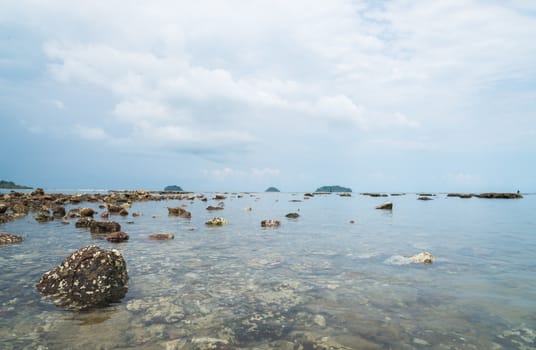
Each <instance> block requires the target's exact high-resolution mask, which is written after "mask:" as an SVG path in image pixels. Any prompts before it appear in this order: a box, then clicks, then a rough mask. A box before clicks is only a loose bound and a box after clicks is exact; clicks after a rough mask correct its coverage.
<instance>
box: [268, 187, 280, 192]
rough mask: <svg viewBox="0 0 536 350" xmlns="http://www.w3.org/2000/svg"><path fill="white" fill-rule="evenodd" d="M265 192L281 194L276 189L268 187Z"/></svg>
mask: <svg viewBox="0 0 536 350" xmlns="http://www.w3.org/2000/svg"><path fill="white" fill-rule="evenodd" d="M264 192H280V191H279V190H278V189H277V188H276V187H268V188H267V189H266V191H264Z"/></svg>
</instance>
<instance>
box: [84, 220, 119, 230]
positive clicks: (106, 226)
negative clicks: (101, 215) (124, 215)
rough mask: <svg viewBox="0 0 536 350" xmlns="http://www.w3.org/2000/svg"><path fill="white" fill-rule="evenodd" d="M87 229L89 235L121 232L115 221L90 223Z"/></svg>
mask: <svg viewBox="0 0 536 350" xmlns="http://www.w3.org/2000/svg"><path fill="white" fill-rule="evenodd" d="M89 229H90V231H91V233H111V232H117V231H121V225H119V224H118V223H117V222H115V221H92V222H91V224H90V226H89Z"/></svg>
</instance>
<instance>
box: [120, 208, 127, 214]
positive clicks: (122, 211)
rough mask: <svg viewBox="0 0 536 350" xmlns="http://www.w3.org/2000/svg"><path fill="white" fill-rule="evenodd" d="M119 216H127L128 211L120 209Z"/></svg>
mask: <svg viewBox="0 0 536 350" xmlns="http://www.w3.org/2000/svg"><path fill="white" fill-rule="evenodd" d="M119 215H121V216H127V215H128V210H126V209H125V208H121V210H120V211H119Z"/></svg>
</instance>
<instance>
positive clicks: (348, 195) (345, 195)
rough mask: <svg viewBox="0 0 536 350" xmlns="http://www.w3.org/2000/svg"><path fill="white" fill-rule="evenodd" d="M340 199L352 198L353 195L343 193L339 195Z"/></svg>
mask: <svg viewBox="0 0 536 350" xmlns="http://www.w3.org/2000/svg"><path fill="white" fill-rule="evenodd" d="M339 196H340V197H352V195H351V194H350V193H348V192H343V193H340V194H339Z"/></svg>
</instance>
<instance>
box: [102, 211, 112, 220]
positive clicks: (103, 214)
mask: <svg viewBox="0 0 536 350" xmlns="http://www.w3.org/2000/svg"><path fill="white" fill-rule="evenodd" d="M100 217H101V218H103V219H108V218H109V217H110V213H108V212H107V211H105V212H103V213H101V214H100Z"/></svg>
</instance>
